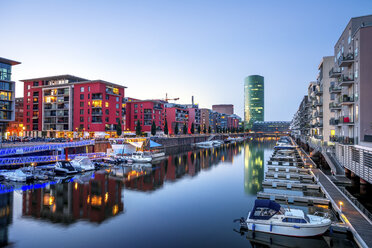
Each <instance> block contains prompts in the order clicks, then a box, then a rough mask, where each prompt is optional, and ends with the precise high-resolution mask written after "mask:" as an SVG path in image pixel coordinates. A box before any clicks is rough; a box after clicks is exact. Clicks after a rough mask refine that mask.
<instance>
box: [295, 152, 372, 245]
mask: <svg viewBox="0 0 372 248" xmlns="http://www.w3.org/2000/svg"><path fill="white" fill-rule="evenodd" d="M299 153H300V154H301V155H302V158H303V161H304V163H305V164H308V165H312V166H311V167H312V168H311V171H312V173H313V174H314V176H315V177H316V178H317V182H318V184H319V185H320V186H321V187H322V191H323V192H324V193H325V194H326V196H327V198H328V199H329V200H330V202H331V203H332V206H333V209H335V210H336V211H337V212H338V214H339V215H340V218H341V219H342V221H343V222H344V223H345V224H346V225H347V226H348V228H349V230H350V231H351V232H352V233H353V235H354V239H355V241H356V242H357V243H358V245H359V246H360V247H372V235H371V230H372V222H371V220H369V219H368V217H367V216H366V215H365V214H363V212H362V211H361V210H359V209H358V208H357V207H356V206H355V205H354V204H353V202H352V201H351V200H350V199H349V198H348V197H347V196H346V195H345V194H344V193H342V191H341V190H340V189H339V188H338V187H337V186H336V185H335V184H334V183H333V182H332V181H331V179H329V177H328V176H327V175H325V174H324V173H323V172H322V171H321V170H320V169H317V168H316V164H315V163H314V161H313V160H312V159H311V158H310V157H309V155H308V154H307V153H306V152H305V151H304V150H303V149H301V148H299Z"/></svg>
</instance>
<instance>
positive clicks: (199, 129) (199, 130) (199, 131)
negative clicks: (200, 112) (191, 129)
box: [198, 125, 201, 133]
mask: <svg viewBox="0 0 372 248" xmlns="http://www.w3.org/2000/svg"><path fill="white" fill-rule="evenodd" d="M198 133H201V128H200V125H199V126H198Z"/></svg>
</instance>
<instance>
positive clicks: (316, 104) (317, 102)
mask: <svg viewBox="0 0 372 248" xmlns="http://www.w3.org/2000/svg"><path fill="white" fill-rule="evenodd" d="M322 105H323V101H322V100H317V101H315V106H322Z"/></svg>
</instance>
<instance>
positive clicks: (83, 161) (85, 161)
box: [71, 156, 95, 171]
mask: <svg viewBox="0 0 372 248" xmlns="http://www.w3.org/2000/svg"><path fill="white" fill-rule="evenodd" d="M71 165H72V166H73V167H74V168H75V170H77V171H91V170H94V169H95V166H94V164H93V163H92V161H91V160H90V159H89V158H88V157H84V156H77V157H75V158H74V159H73V160H71Z"/></svg>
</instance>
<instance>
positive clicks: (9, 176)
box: [1, 169, 34, 182]
mask: <svg viewBox="0 0 372 248" xmlns="http://www.w3.org/2000/svg"><path fill="white" fill-rule="evenodd" d="M1 174H2V175H3V176H4V177H5V179H6V180H9V181H13V182H26V181H29V180H32V179H33V178H34V177H33V176H32V175H28V174H26V173H24V172H23V171H22V170H21V169H18V170H14V171H6V172H2V173H1Z"/></svg>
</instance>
